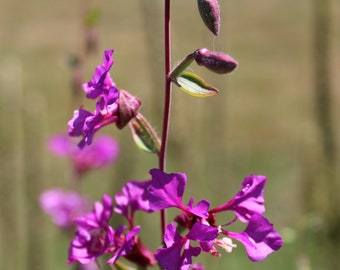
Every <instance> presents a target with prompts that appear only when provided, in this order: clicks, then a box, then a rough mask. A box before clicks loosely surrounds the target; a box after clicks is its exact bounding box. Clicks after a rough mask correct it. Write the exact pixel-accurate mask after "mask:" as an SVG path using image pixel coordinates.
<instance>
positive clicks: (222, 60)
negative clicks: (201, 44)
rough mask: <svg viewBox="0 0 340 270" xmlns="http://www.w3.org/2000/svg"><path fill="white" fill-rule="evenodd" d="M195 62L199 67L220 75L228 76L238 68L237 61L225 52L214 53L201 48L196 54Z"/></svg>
mask: <svg viewBox="0 0 340 270" xmlns="http://www.w3.org/2000/svg"><path fill="white" fill-rule="evenodd" d="M194 55H195V56H194V57H195V61H196V63H197V64H198V65H200V66H204V67H206V68H207V69H209V70H211V71H213V72H215V73H219V74H226V73H229V72H232V71H233V70H234V69H235V68H236V67H237V64H238V63H237V61H236V60H235V59H233V58H232V57H231V56H229V55H227V54H225V53H223V52H212V51H210V50H209V49H207V48H201V49H198V50H196V51H195V53H194Z"/></svg>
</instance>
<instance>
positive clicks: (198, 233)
mask: <svg viewBox="0 0 340 270" xmlns="http://www.w3.org/2000/svg"><path fill="white" fill-rule="evenodd" d="M217 236H218V228H217V227H211V226H209V225H204V224H202V223H201V222H196V223H195V224H194V225H193V226H192V228H191V230H190V232H189V233H188V235H187V238H188V239H190V240H195V241H198V242H209V241H212V240H214V239H216V238H217Z"/></svg>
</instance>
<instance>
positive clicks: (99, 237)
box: [68, 195, 115, 264]
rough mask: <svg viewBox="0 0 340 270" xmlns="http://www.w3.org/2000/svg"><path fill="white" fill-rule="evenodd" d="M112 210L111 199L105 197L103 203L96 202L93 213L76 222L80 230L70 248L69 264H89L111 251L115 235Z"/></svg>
mask: <svg viewBox="0 0 340 270" xmlns="http://www.w3.org/2000/svg"><path fill="white" fill-rule="evenodd" d="M112 208H113V207H112V200H111V198H110V197H109V196H108V195H103V198H102V202H95V204H94V210H93V212H91V213H89V214H87V215H86V216H85V217H81V218H77V219H76V220H75V223H76V224H77V226H78V230H77V232H76V235H75V238H74V239H73V240H72V242H71V245H70V248H69V256H68V263H72V262H75V261H78V262H80V263H81V264H87V263H90V262H92V261H94V260H95V259H96V258H97V257H99V256H100V255H102V254H104V253H108V252H109V251H110V247H111V242H112V240H113V239H114V233H115V232H114V230H113V229H112V227H111V226H110V225H109V220H110V218H111V215H112Z"/></svg>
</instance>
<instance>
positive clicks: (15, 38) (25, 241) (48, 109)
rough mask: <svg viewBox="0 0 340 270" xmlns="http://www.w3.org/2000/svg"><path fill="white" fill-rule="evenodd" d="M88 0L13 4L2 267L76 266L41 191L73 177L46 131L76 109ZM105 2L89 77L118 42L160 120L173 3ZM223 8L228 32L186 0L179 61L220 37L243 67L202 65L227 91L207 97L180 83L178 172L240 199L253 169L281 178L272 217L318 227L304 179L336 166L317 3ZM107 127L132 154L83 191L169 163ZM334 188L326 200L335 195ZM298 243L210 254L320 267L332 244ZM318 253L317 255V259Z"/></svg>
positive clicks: (122, 78)
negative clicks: (327, 162)
mask: <svg viewBox="0 0 340 270" xmlns="http://www.w3.org/2000/svg"><path fill="white" fill-rule="evenodd" d="M81 3H82V2H80V1H78V2H69V1H58V2H55V1H41V0H36V1H33V2H32V1H31V2H22V1H18V0H12V1H8V0H2V2H1V6H2V8H1V9H0V40H1V44H0V67H1V72H0V73H1V79H0V93H1V96H0V98H1V100H0V104H1V108H0V110H1V118H0V120H1V124H2V128H1V131H0V138H1V146H0V149H1V152H0V162H1V179H0V183H1V189H0V195H1V197H0V200H1V216H2V217H1V222H0V223H1V235H0V237H1V238H0V243H1V244H0V254H1V255H0V261H1V262H3V263H0V264H2V265H0V269H4V270H7V269H48V270H54V269H70V267H68V266H66V264H65V262H66V254H67V248H68V243H69V242H68V237H63V235H62V233H61V232H59V231H58V230H57V229H56V228H54V227H53V225H52V224H51V222H50V220H49V219H48V217H46V216H44V215H42V213H41V212H40V209H39V208H38V206H37V198H38V196H39V193H40V192H41V191H42V190H44V189H45V188H49V187H55V186H64V187H68V186H69V177H70V168H69V167H68V164H67V162H66V161H65V160H60V159H57V158H56V157H53V156H52V155H51V154H50V153H48V151H47V150H46V149H45V141H46V139H47V138H48V137H49V136H50V135H52V134H54V133H56V132H63V131H65V130H66V122H67V121H68V120H69V118H70V117H71V115H72V111H73V110H74V109H75V108H74V105H73V104H72V102H71V90H70V80H71V73H70V70H69V69H68V68H67V67H66V64H65V61H66V59H67V56H68V55H69V54H74V53H77V52H78V51H79V47H80V46H81V38H82V36H81V26H80V22H79V19H80V18H79V5H80V4H81ZM95 5H96V6H97V7H98V8H99V10H100V11H101V13H102V15H101V16H102V18H101V22H100V24H99V33H100V49H99V50H98V53H97V54H96V55H93V56H91V57H90V58H89V59H87V62H86V65H85V67H86V70H85V74H86V79H85V80H86V81H87V80H88V79H89V78H90V77H91V76H92V72H93V69H94V67H95V66H96V65H97V64H99V63H100V62H101V59H102V51H103V50H104V49H108V48H111V47H114V48H115V53H114V58H115V65H114V67H113V69H112V72H111V75H112V77H113V79H114V80H115V82H116V83H117V86H118V87H119V88H123V89H126V90H128V91H130V92H131V93H133V94H135V95H136V96H138V97H139V98H140V99H141V100H142V101H143V107H142V109H141V111H142V113H143V114H144V115H145V116H146V117H147V118H149V119H150V120H151V122H152V124H153V125H154V126H155V128H156V129H157V130H158V131H160V130H161V113H162V104H161V103H160V100H161V98H162V96H163V93H162V91H163V79H162V70H163V66H162V63H163V59H162V40H161V37H162V32H161V31H162V25H161V23H162V14H161V12H162V3H161V1H150V0H149V1H144V2H143V1H131V0H126V1H124V3H123V4H121V3H120V4H117V3H115V2H112V1H101V2H98V3H95ZM220 5H221V12H222V25H221V34H220V37H218V38H213V37H212V35H211V34H210V33H209V32H208V31H207V30H206V29H205V28H204V26H203V24H202V22H201V21H200V18H199V16H198V12H197V11H196V9H197V8H196V1H194V0H187V1H173V3H172V16H173V17H172V29H173V30H172V38H173V54H172V59H173V64H175V63H176V62H177V61H179V60H180V59H181V58H182V57H183V56H185V55H186V54H188V53H190V52H192V51H193V50H195V49H197V48H199V47H209V48H211V49H214V50H216V51H226V52H228V53H229V54H231V55H232V56H233V57H235V58H236V59H237V60H238V62H239V67H238V69H237V70H236V71H235V72H234V73H232V74H230V75H228V76H217V75H215V74H210V73H207V72H205V71H204V70H203V69H202V68H200V67H197V66H193V67H192V68H193V70H194V71H195V72H197V73H199V74H201V75H202V76H204V77H205V78H206V79H207V80H208V81H209V82H211V83H214V85H216V86H217V87H218V88H219V89H220V90H221V93H220V94H219V95H218V96H217V97H212V98H209V99H204V100H203V99H195V98H192V97H189V96H186V95H185V94H184V93H181V92H179V91H178V90H177V89H176V88H174V93H173V109H172V118H171V119H172V122H171V130H170V136H171V137H170V142H169V147H170V148H169V156H168V171H183V172H186V174H187V175H188V178H189V183H188V185H189V187H190V189H188V191H187V198H189V197H191V196H193V197H195V198H196V200H199V199H202V198H207V199H209V200H211V202H212V205H216V204H219V203H221V202H224V201H226V200H228V199H229V198H230V197H231V196H232V195H233V194H234V193H235V192H237V190H238V189H239V187H240V184H241V181H242V180H243V178H244V177H245V176H247V175H248V174H249V173H250V172H254V173H256V174H264V175H267V176H268V178H269V182H268V184H267V187H266V203H267V214H266V215H267V217H268V218H270V220H271V221H272V222H273V223H274V224H275V226H276V228H277V229H278V231H280V232H281V233H284V232H286V231H287V230H286V229H287V228H292V229H293V231H295V232H296V233H297V234H299V232H300V231H301V230H303V228H304V227H308V226H311V227H313V226H316V227H317V226H318V224H319V223H320V220H319V218H320V216H318V215H317V214H316V216H312V217H310V216H307V215H306V213H305V212H304V211H305V209H304V208H303V202H302V201H301V198H302V193H303V192H305V190H306V189H305V187H304V183H305V182H304V179H305V178H306V177H314V178H315V179H318V178H319V177H320V179H321V180H322V170H323V169H322V167H321V166H320V164H321V163H322V162H323V161H322V160H323V157H322V150H321V145H320V139H319V131H318V127H317V125H316V120H315V112H314V109H315V108H314V104H313V98H314V92H313V80H312V79H313V77H312V76H313V69H312V65H313V55H312V12H311V10H312V7H311V2H310V1H307V0H302V1H298V2H296V1H292V0H287V1H279V0H273V1H263V0H260V1H257V2H256V4H254V3H249V1H245V0H239V1H220ZM332 15H333V17H332V26H333V27H332V37H331V52H330V53H331V68H332V69H331V75H332V87H333V92H332V97H333V105H334V107H333V108H334V109H333V116H334V119H335V121H336V122H335V123H334V126H335V128H336V135H337V137H336V138H338V137H339V136H338V134H339V125H337V122H338V119H339V116H340V112H339V110H338V108H339V102H340V101H339V100H340V94H339V91H338V89H339V80H338V79H337V72H338V70H339V68H340V64H339V63H340V54H339V49H338V48H339V47H340V38H339V37H340V33H339V31H340V30H339V27H336V26H337V25H339V23H340V21H339V20H340V3H339V2H338V1H333V3H332ZM153 19H154V20H155V21H154V22H153V21H152V20H153ZM83 102H85V101H84V100H83ZM103 132H106V133H109V134H112V135H113V136H115V137H117V138H118V139H119V141H120V142H121V144H122V154H121V157H120V159H119V161H118V163H117V164H116V165H115V166H114V167H113V168H110V169H105V170H103V171H101V172H92V173H90V174H89V175H88V176H87V178H86V181H85V183H84V186H83V191H84V192H86V193H87V194H89V195H90V196H91V197H92V198H93V199H95V200H98V199H99V198H100V197H101V194H102V193H104V192H106V193H110V194H114V193H115V192H116V191H118V190H119V189H120V188H121V185H122V184H123V182H124V181H125V180H130V179H147V178H148V170H149V169H150V168H152V167H156V166H157V160H156V158H155V157H153V156H151V155H147V154H145V153H140V152H139V151H138V150H137V149H136V148H135V147H134V145H132V143H131V136H130V134H129V131H128V130H127V129H126V130H123V131H118V130H115V128H110V127H108V128H106V129H105V130H103ZM337 164H339V162H338V163H337ZM320 186H321V188H320V190H319V191H320V192H321V197H320V198H319V202H316V203H320V204H323V200H324V198H323V197H322V192H323V189H322V184H320ZM140 219H141V221H142V222H144V223H145V224H146V225H147V228H146V229H145V232H144V233H145V238H148V241H152V238H151V239H150V236H148V235H147V234H148V233H147V231H148V230H152V231H154V230H157V222H158V220H157V217H152V219H151V218H150V219H148V218H147V217H142V216H140ZM315 224H316V225H315ZM288 232H289V231H288ZM315 232H316V233H318V231H317V230H315ZM284 236H285V235H284ZM34 239H35V240H36V241H35V240H34ZM298 241H299V238H296V239H295V241H294V237H293V239H292V242H291V243H290V242H289V234H287V241H286V244H285V245H284V247H283V248H282V250H281V251H280V252H278V253H276V254H273V255H271V256H270V257H269V258H268V259H267V260H266V261H265V262H261V263H256V264H254V263H251V262H249V261H248V260H247V259H246V255H245V252H244V250H243V248H238V249H237V250H235V251H234V252H233V253H232V254H230V255H224V256H222V258H220V259H216V258H210V257H209V256H205V257H204V258H200V260H204V261H206V263H208V264H207V265H209V267H208V268H207V269H221V268H223V269H224V268H228V269H230V270H233V269H244V268H247V269H277V270H280V269H309V268H308V267H307V266H308V262H309V260H311V262H309V263H310V264H311V268H310V269H324V268H323V265H322V256H323V255H322V252H321V253H318V250H319V249H320V248H321V249H322V248H323V247H319V246H313V245H312V246H310V245H309V244H308V243H306V245H304V244H303V243H299V242H298ZM153 245H158V243H153ZM31 251H32V252H35V254H31ZM305 255H306V256H307V255H309V256H310V257H308V256H307V257H306V258H307V260H306V261H307V262H305V257H304V256H305ZM311 255H315V256H311ZM32 257H35V259H34V260H33V259H32ZM28 262H30V263H28ZM32 262H33V265H32ZM306 265H307V266H306ZM304 266H305V267H307V268H303V267H304Z"/></svg>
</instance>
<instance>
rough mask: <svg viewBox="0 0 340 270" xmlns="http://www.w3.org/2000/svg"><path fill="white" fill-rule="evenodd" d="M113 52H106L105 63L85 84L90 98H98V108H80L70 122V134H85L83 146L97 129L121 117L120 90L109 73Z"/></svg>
mask: <svg viewBox="0 0 340 270" xmlns="http://www.w3.org/2000/svg"><path fill="white" fill-rule="evenodd" d="M112 53H113V49H111V50H107V51H105V52H104V62H103V64H102V65H99V66H97V68H96V69H95V72H94V75H93V77H92V79H91V80H90V81H89V82H88V83H85V84H83V88H84V90H85V92H86V93H87V94H86V96H87V97H88V98H91V99H97V98H98V101H97V104H96V110H95V111H94V112H90V111H87V110H84V109H83V108H80V109H79V110H76V111H74V115H73V117H72V119H71V120H70V121H69V122H68V133H69V135H70V136H83V139H82V140H81V141H80V143H79V147H81V148H83V147H84V146H85V145H86V144H87V145H90V144H91V143H92V139H93V136H94V134H95V133H96V131H98V130H99V129H101V128H102V127H104V126H106V125H108V124H110V123H114V122H116V121H117V120H118V118H119V109H118V104H119V91H118V89H117V88H116V85H115V83H114V82H113V81H112V79H111V77H110V74H109V71H110V68H111V67H112V65H113V58H112Z"/></svg>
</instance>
